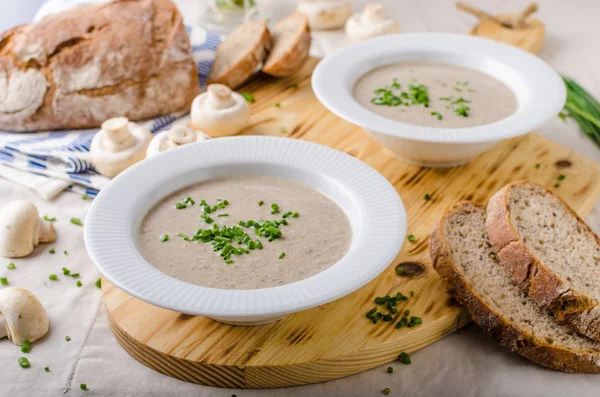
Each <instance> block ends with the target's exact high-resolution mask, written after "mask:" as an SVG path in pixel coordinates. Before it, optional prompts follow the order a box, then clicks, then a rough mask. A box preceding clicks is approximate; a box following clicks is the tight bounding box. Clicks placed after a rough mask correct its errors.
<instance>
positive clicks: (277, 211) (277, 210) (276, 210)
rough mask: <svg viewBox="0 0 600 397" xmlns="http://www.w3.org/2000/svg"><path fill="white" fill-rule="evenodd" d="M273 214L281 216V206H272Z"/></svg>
mask: <svg viewBox="0 0 600 397" xmlns="http://www.w3.org/2000/svg"><path fill="white" fill-rule="evenodd" d="M271 214H273V215H274V214H279V206H278V205H277V204H271Z"/></svg>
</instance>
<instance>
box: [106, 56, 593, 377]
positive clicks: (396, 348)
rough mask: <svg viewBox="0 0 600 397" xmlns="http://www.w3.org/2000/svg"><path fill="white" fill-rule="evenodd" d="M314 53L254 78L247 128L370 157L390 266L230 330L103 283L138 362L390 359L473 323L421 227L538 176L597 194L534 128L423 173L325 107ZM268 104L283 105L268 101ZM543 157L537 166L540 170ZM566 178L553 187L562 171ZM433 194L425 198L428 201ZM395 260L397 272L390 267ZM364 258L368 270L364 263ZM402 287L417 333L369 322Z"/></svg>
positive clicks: (577, 159)
mask: <svg viewBox="0 0 600 397" xmlns="http://www.w3.org/2000/svg"><path fill="white" fill-rule="evenodd" d="M317 62H318V60H316V59H311V60H309V61H308V62H307V63H306V64H305V65H304V67H303V68H302V70H300V71H299V72H298V73H297V74H296V75H295V76H293V77H291V78H288V79H274V78H270V77H267V76H259V77H257V78H256V79H255V80H254V81H252V82H250V83H249V84H248V85H246V86H245V87H244V88H243V89H242V90H241V91H247V92H250V93H252V94H253V95H254V98H255V99H256V102H255V103H253V104H252V105H251V108H252V112H253V116H252V126H251V127H250V128H249V129H248V130H247V131H245V134H258V135H276V136H287V137H290V138H294V139H304V140H308V141H313V142H317V143H321V144H324V145H328V146H331V147H333V148H336V149H338V150H341V151H344V152H346V153H349V154H350V155H352V156H355V157H356V158H358V159H360V160H362V161H364V162H366V163H367V164H369V165H371V166H372V167H374V168H375V169H377V170H378V171H379V172H380V173H382V174H383V175H384V176H385V177H386V178H387V179H388V180H389V181H390V183H392V184H393V185H394V186H395V188H396V190H397V191H398V194H400V196H401V197H402V199H403V201H404V204H405V206H406V209H407V212H408V234H413V235H414V236H415V238H416V240H415V241H414V242H412V243H411V242H405V243H404V247H403V248H402V251H401V252H400V254H399V255H398V257H397V258H396V259H395V260H394V261H393V262H392V263H390V266H389V268H388V269H387V270H386V271H384V272H383V273H382V274H381V275H380V276H379V277H377V278H376V279H375V280H373V281H372V282H371V283H369V284H368V285H366V286H364V287H363V288H361V289H360V290H358V291H356V292H354V293H353V294H351V295H349V296H346V297H344V298H342V299H339V300H337V301H335V302H332V303H329V304H327V305H324V306H321V307H317V308H314V309H311V310H307V311H304V312H301V313H297V314H294V315H290V316H287V317H286V318H284V319H282V320H280V321H277V322H275V323H272V324H267V325H264V326H259V327H235V326H230V325H225V324H221V323H218V322H215V321H213V320H210V319H208V318H206V317H196V316H190V315H186V314H182V313H176V312H173V311H169V310H165V309H161V308H159V307H155V306H152V305H149V304H147V303H144V302H142V301H140V300H138V299H135V298H133V297H131V296H129V295H127V294H125V293H124V292H122V291H120V290H119V289H117V288H116V287H114V286H113V285H111V284H110V283H109V282H107V281H106V280H104V282H103V287H102V291H103V294H104V303H105V306H106V312H107V314H108V319H109V322H110V325H111V328H112V330H113V332H114V334H115V336H116V337H117V340H118V341H119V343H120V344H121V345H122V346H123V347H124V348H125V350H127V351H128V352H129V353H130V354H131V355H132V356H133V357H135V358H136V359H137V360H139V361H140V362H142V363H144V364H145V365H147V366H149V367H150V368H154V369H156V370H157V371H160V372H162V373H164V374H167V375H169V376H173V377H176V378H180V379H183V380H187V381H190V382H196V383H202V384H207V385H214V386H223V387H236V388H258V387H278V386H289V385H299V384H305V383H314V382H321V381H326V380H330V379H335V378H340V377H343V376H348V375H351V374H355V373H357V372H361V371H365V370H367V369H370V368H373V367H376V366H379V365H382V364H385V363H387V362H389V361H392V360H395V359H396V358H397V357H398V355H399V354H400V353H401V352H408V353H410V352H413V351H415V350H418V349H420V348H422V347H424V346H427V345H429V344H431V343H433V342H435V341H436V340H438V339H440V338H442V337H444V336H445V335H447V334H449V333H451V332H453V331H455V330H457V329H458V328H460V327H462V326H463V325H465V324H466V323H468V322H469V315H468V314H467V312H466V311H465V310H463V309H461V308H460V307H459V306H457V305H455V304H454V303H453V301H452V300H451V299H449V297H448V295H446V292H445V289H444V286H443V285H442V283H441V281H440V278H439V277H438V275H437V273H436V272H435V271H434V270H433V269H432V266H431V260H430V258H429V252H428V238H429V232H430V231H431V229H432V228H433V226H434V224H435V222H436V221H437V219H438V218H439V217H440V216H441V214H442V212H443V211H444V209H445V208H446V207H448V206H450V205H452V204H454V203H455V202H457V201H458V200H465V199H468V200H477V201H480V202H485V201H486V200H487V199H488V197H490V195H491V194H493V193H494V192H495V191H496V190H498V189H499V188H500V187H502V186H503V185H504V184H506V183H508V182H510V181H515V180H519V179H524V178H526V179H529V180H531V181H534V182H538V183H541V184H542V185H544V186H546V187H549V188H550V189H551V190H553V191H555V192H556V193H557V194H558V195H559V196H561V197H562V198H563V199H565V200H566V201H567V202H568V203H569V204H571V205H572V206H573V208H574V209H575V210H576V211H577V212H578V213H579V214H580V215H581V216H583V217H585V216H586V215H587V214H588V213H589V212H590V211H591V209H592V208H593V207H594V204H595V203H596V201H597V200H598V198H599V196H600V165H599V164H598V163H596V162H594V161H592V160H589V159H586V158H584V157H583V156H581V155H579V154H577V153H574V152H573V151H572V150H570V149H568V148H566V147H563V146H561V145H559V144H556V143H553V142H550V141H548V140H546V139H544V138H542V137H541V136H540V135H538V134H535V133H531V134H528V135H525V136H522V137H519V138H515V139H511V140H508V141H504V142H502V143H500V144H499V145H497V146H496V147H495V148H494V149H492V150H491V151H489V152H487V153H485V154H483V155H482V156H480V157H478V158H477V159H476V160H474V161H472V162H471V163H469V164H467V165H464V166H461V167H456V168H451V169H428V168H422V167H418V166H414V165H408V164H406V163H403V162H402V161H400V160H398V159H396V158H395V157H394V156H393V154H392V153H391V152H389V151H388V150H386V149H384V148H383V147H381V146H380V145H379V144H377V143H376V142H375V141H373V140H372V139H370V138H369V136H368V135H367V134H366V133H365V132H364V131H363V130H362V129H361V128H358V127H356V126H354V125H352V124H349V123H347V122H345V121H343V120H341V119H339V118H338V117H336V116H334V115H333V114H332V113H330V112H329V111H327V110H326V109H325V108H324V107H323V106H321V104H320V103H319V102H318V101H317V99H316V98H315V96H314V94H313V92H312V90H311V88H310V78H311V72H312V70H313V68H314V67H315V65H316V64H317ZM276 104H279V105H278V106H276ZM538 164H539V165H538ZM561 174H564V175H566V178H565V179H564V180H562V181H561V182H560V187H558V188H554V187H553V186H554V184H555V183H556V182H557V179H558V176H559V175H561ZM426 193H428V194H429V195H431V199H430V200H425V199H424V196H425V194H426ZM399 264H403V265H402V266H404V269H405V275H403V276H398V275H397V274H396V266H398V265H399ZM368 265H369V264H368V263H365V266H368ZM397 291H402V292H403V293H404V294H405V295H409V294H410V292H411V291H413V293H414V297H412V298H410V299H409V301H408V303H407V304H406V305H405V306H402V307H401V309H402V310H404V308H405V307H406V308H408V309H410V311H411V315H414V316H419V317H421V318H422V319H423V324H422V325H420V326H417V327H415V328H401V329H400V330H398V329H395V328H394V325H393V323H384V322H381V321H380V322H379V323H378V324H376V325H374V324H372V323H371V322H370V321H369V320H368V319H367V318H365V313H366V312H367V311H368V310H369V309H371V308H372V307H374V304H373V299H374V298H375V297H376V296H382V295H386V294H390V295H393V294H395V293H396V292H397Z"/></svg>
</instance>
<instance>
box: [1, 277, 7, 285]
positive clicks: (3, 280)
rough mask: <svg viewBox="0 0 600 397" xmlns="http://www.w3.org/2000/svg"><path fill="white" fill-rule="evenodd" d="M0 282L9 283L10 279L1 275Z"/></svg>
mask: <svg viewBox="0 0 600 397" xmlns="http://www.w3.org/2000/svg"><path fill="white" fill-rule="evenodd" d="M0 284H2V285H8V279H7V278H6V277H0Z"/></svg>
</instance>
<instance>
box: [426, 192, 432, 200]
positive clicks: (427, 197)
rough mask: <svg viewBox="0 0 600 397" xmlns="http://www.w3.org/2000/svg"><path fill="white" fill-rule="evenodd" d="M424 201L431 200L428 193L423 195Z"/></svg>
mask: <svg viewBox="0 0 600 397" xmlns="http://www.w3.org/2000/svg"><path fill="white" fill-rule="evenodd" d="M425 200H427V201H429V200H431V195H430V194H429V193H425Z"/></svg>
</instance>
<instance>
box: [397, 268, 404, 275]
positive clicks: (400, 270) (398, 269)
mask: <svg viewBox="0 0 600 397" xmlns="http://www.w3.org/2000/svg"><path fill="white" fill-rule="evenodd" d="M396 273H397V274H399V275H403V274H404V268H402V267H397V268H396Z"/></svg>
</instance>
